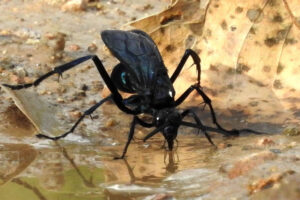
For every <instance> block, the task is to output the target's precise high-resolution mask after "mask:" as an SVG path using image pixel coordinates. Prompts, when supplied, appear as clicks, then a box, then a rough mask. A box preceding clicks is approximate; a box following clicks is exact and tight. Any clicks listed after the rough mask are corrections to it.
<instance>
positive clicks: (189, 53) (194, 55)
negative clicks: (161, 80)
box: [170, 49, 201, 85]
mask: <svg viewBox="0 0 300 200" xmlns="http://www.w3.org/2000/svg"><path fill="white" fill-rule="evenodd" d="M189 56H191V57H192V58H193V60H194V64H195V65H196V68H197V73H198V77H197V84H198V85H200V79H201V65H200V62H201V60H200V58H199V56H198V54H197V53H196V52H195V51H193V50H192V49H187V50H185V52H184V54H183V56H182V58H181V61H180V62H179V64H178V66H177V68H176V70H175V71H174V72H173V74H172V76H171V78H170V80H171V82H172V83H174V81H175V80H176V78H177V77H178V75H179V74H180V72H181V70H182V68H183V66H184V64H185V63H186V61H187V59H188V57H189Z"/></svg>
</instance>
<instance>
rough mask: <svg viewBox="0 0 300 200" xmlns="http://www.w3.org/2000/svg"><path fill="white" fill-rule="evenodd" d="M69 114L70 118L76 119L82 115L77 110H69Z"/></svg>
mask: <svg viewBox="0 0 300 200" xmlns="http://www.w3.org/2000/svg"><path fill="white" fill-rule="evenodd" d="M69 116H70V118H71V119H73V120H76V119H79V118H80V117H81V116H82V113H81V112H79V111H71V112H69Z"/></svg>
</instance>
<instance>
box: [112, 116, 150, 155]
mask: <svg viewBox="0 0 300 200" xmlns="http://www.w3.org/2000/svg"><path fill="white" fill-rule="evenodd" d="M136 124H140V125H141V126H144V127H148V128H150V127H152V126H153V125H152V124H149V123H147V122H144V121H143V120H141V119H140V118H139V117H137V116H134V117H133V120H132V122H131V126H130V131H129V134H128V139H127V142H126V145H125V147H124V150H123V153H122V156H120V157H115V158H114V159H124V157H125V154H126V152H127V149H128V146H129V144H130V142H131V140H132V139H133V135H134V129H135V125H136Z"/></svg>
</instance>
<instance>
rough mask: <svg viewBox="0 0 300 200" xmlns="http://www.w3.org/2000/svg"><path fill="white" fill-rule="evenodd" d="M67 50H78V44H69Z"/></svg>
mask: <svg viewBox="0 0 300 200" xmlns="http://www.w3.org/2000/svg"><path fill="white" fill-rule="evenodd" d="M68 49H69V51H78V50H79V49H80V46H79V45H77V44H71V45H70V46H69V47H68Z"/></svg>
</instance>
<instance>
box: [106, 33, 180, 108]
mask: <svg viewBox="0 0 300 200" xmlns="http://www.w3.org/2000/svg"><path fill="white" fill-rule="evenodd" d="M101 37H102V40H103V41H104V43H105V45H106V46H107V47H108V49H109V50H110V51H111V52H112V54H113V55H114V56H115V57H116V58H117V59H118V60H119V61H120V62H121V63H122V65H123V66H124V67H126V71H128V72H129V73H130V74H131V75H132V76H133V79H134V82H135V86H134V89H135V90H136V92H137V93H140V94H143V95H145V94H149V95H152V96H154V99H153V100H154V101H164V99H166V98H167V97H168V98H170V97H171V98H173V96H174V95H175V91H174V89H173V86H172V83H171V81H170V79H169V76H168V73H167V69H166V67H165V65H164V62H163V59H162V57H161V55H160V53H159V51H158V49H157V46H156V44H155V43H154V41H153V40H152V39H151V37H150V36H149V35H147V33H145V32H143V31H140V30H132V31H120V30H106V31H103V32H102V33H101ZM157 103H159V102H157Z"/></svg>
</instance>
